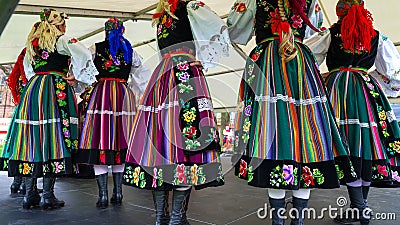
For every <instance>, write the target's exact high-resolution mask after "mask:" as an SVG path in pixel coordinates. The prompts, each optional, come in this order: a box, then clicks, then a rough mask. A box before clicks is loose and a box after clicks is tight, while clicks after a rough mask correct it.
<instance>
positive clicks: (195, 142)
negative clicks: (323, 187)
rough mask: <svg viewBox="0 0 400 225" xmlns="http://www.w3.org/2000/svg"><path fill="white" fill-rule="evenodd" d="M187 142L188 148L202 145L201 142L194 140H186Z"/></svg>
mask: <svg viewBox="0 0 400 225" xmlns="http://www.w3.org/2000/svg"><path fill="white" fill-rule="evenodd" d="M185 144H186V150H191V149H196V148H197V147H200V146H201V144H200V142H198V141H194V140H186V141H185Z"/></svg>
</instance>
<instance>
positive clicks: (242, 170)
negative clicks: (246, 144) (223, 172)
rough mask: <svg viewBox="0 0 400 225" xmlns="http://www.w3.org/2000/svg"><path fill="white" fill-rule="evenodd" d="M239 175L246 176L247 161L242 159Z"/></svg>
mask: <svg viewBox="0 0 400 225" xmlns="http://www.w3.org/2000/svg"><path fill="white" fill-rule="evenodd" d="M239 171H240V175H241V176H242V177H247V162H246V161H244V160H243V159H241V160H240V169H239Z"/></svg>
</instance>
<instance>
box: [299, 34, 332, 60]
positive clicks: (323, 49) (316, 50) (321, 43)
mask: <svg viewBox="0 0 400 225" xmlns="http://www.w3.org/2000/svg"><path fill="white" fill-rule="evenodd" d="M304 44H305V45H307V46H308V47H309V48H310V49H311V51H312V53H313V54H314V56H315V59H316V60H317V62H318V64H319V65H321V64H322V63H323V62H324V60H325V57H326V54H328V50H329V45H330V44H331V32H330V31H329V29H327V30H324V31H322V32H320V33H316V34H314V35H313V36H311V37H310V38H309V39H306V40H305V41H304Z"/></svg>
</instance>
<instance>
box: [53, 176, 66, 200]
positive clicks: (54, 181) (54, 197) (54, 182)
mask: <svg viewBox="0 0 400 225" xmlns="http://www.w3.org/2000/svg"><path fill="white" fill-rule="evenodd" d="M51 181H52V183H51V197H52V198H53V199H54V201H55V202H56V204H57V205H58V207H64V205H65V202H64V201H63V200H59V199H58V198H57V197H56V196H55V195H54V186H55V184H56V179H55V178H52V179H51Z"/></svg>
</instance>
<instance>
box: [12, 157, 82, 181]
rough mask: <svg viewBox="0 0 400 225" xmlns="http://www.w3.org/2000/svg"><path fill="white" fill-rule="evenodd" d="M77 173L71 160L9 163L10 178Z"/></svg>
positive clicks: (14, 161) (15, 161)
mask: <svg viewBox="0 0 400 225" xmlns="http://www.w3.org/2000/svg"><path fill="white" fill-rule="evenodd" d="M75 171H76V167H75V165H73V164H72V160H71V158H64V159H55V160H49V161H47V162H27V161H20V160H9V161H8V176H9V177H14V176H23V177H34V178H35V177H36V178H37V177H54V176H65V175H73V174H74V173H75Z"/></svg>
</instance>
